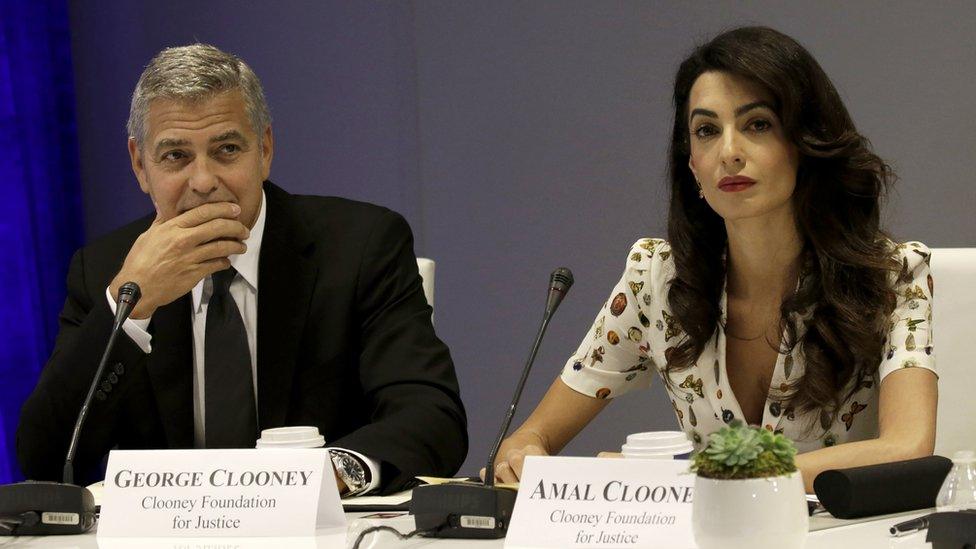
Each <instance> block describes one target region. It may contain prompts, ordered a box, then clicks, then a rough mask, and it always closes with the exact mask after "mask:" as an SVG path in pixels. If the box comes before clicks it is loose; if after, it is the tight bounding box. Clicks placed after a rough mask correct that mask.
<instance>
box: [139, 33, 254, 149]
mask: <svg viewBox="0 0 976 549" xmlns="http://www.w3.org/2000/svg"><path fill="white" fill-rule="evenodd" d="M230 90H238V91H240V93H241V96H242V97H243V98H244V109H245V111H246V112H247V116H248V118H250V120H251V129H253V130H254V133H256V134H257V136H258V141H260V140H261V138H262V137H263V136H264V130H265V128H267V127H268V126H269V125H270V124H271V113H270V111H269V110H268V103H267V102H266V101H265V99H264V91H263V90H262V89H261V82H260V81H259V80H258V77H257V75H255V74H254V71H252V70H251V67H248V66H247V63H245V62H244V61H242V60H241V59H240V58H239V57H237V56H236V55H232V54H229V53H226V52H223V51H221V50H219V49H217V48H215V47H214V46H211V45H208V44H192V45H189V46H181V47H178V48H166V49H164V50H163V51H161V52H159V53H158V54H156V57H153V59H152V61H150V62H149V65H147V66H146V69H145V70H144V71H142V75H141V76H140V77H139V83H138V84H136V89H135V91H133V92H132V104H131V106H130V107H129V122H128V123H127V124H126V127H127V128H128V131H129V137H132V138H135V140H136V143H137V144H138V145H139V146H140V147H141V146H142V145H143V142H144V141H145V138H146V118H147V117H148V116H149V105H150V103H152V102H153V101H155V100H157V99H169V100H175V101H181V102H191V103H193V102H197V101H201V100H207V99H211V98H213V97H214V96H216V95H218V94H220V93H223V92H226V91H230Z"/></svg>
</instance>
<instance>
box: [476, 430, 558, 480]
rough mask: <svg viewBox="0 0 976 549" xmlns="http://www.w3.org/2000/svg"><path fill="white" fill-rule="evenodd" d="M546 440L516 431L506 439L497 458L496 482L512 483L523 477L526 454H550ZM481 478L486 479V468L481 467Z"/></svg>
mask: <svg viewBox="0 0 976 549" xmlns="http://www.w3.org/2000/svg"><path fill="white" fill-rule="evenodd" d="M548 455H549V451H548V450H547V449H546V446H545V441H543V440H542V438H541V437H540V436H538V435H536V434H533V433H527V432H524V431H516V432H515V433H514V434H512V436H510V437H508V438H507V439H505V442H503V443H502V446H501V448H500V449H499V450H498V456H497V457H496V458H495V482H504V483H506V484H512V483H516V482H518V481H519V479H520V478H522V467H523V466H524V465H525V456H548ZM480 475H481V480H484V479H485V469H484V468H482V469H481V473H480Z"/></svg>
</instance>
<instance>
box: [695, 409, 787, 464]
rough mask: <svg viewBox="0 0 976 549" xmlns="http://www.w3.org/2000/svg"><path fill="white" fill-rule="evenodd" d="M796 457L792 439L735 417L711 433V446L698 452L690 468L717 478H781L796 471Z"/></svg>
mask: <svg viewBox="0 0 976 549" xmlns="http://www.w3.org/2000/svg"><path fill="white" fill-rule="evenodd" d="M795 456H796V447H795V446H793V442H792V441H791V440H790V439H788V438H786V437H785V436H783V435H781V434H778V433H773V432H772V431H770V430H768V429H761V428H759V427H748V426H745V425H743V423H742V422H741V421H738V420H736V421H733V422H732V423H731V424H729V425H727V426H725V427H722V428H721V429H720V430H719V431H718V432H715V433H712V434H711V435H709V436H708V446H706V447H705V449H704V450H703V451H701V452H698V454H696V455H695V457H694V458H693V461H692V465H691V470H692V471H693V472H695V473H697V474H698V475H700V476H702V477H705V478H716V479H747V478H763V477H778V476H780V475H785V474H789V473H792V472H794V471H796V464H795V463H794V461H793V458H794V457H795Z"/></svg>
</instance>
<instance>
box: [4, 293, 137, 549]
mask: <svg viewBox="0 0 976 549" xmlns="http://www.w3.org/2000/svg"><path fill="white" fill-rule="evenodd" d="M141 296H142V293H141V292H140V290H139V286H138V285H137V284H136V283H135V282H126V283H125V284H123V285H122V286H121V287H120V288H119V299H118V306H117V307H116V309H115V319H114V321H113V322H112V332H111V334H110V335H109V338H108V344H107V345H106V346H105V352H104V353H102V360H101V361H100V362H99V363H98V369H97V370H96V371H95V376H94V378H93V379H92V382H91V386H90V387H89V388H88V394H87V395H86V396H85V400H84V401H83V402H82V404H81V410H80V411H79V413H78V420H77V421H76V422H75V428H74V431H73V432H72V434H71V441H70V443H69V444H68V454H67V457H66V458H65V460H64V474H63V478H62V480H63V481H64V482H61V483H58V482H35V481H26V482H19V483H17V484H11V485H8V486H0V535H16V536H39V535H49V534H82V533H84V532H87V531H88V530H90V529H91V527H92V526H94V525H95V498H94V497H93V496H92V493H91V492H90V491H88V489H87V488H84V487H81V486H76V485H75V484H74V459H75V453H76V452H77V451H78V439H79V437H80V436H81V429H82V427H83V426H84V425H85V419H87V417H88V408H89V406H91V403H92V399H93V398H94V396H95V392H96V391H97V390H98V385H99V382H100V381H101V379H102V375H103V374H104V373H105V365H106V364H107V363H108V360H109V356H111V354H112V349H114V348H115V340H116V339H117V338H118V335H119V332H121V331H122V324H123V323H124V322H125V319H127V318H128V317H129V314H130V313H132V309H133V308H134V307H135V306H136V303H137V302H138V301H139V298H140V297H141Z"/></svg>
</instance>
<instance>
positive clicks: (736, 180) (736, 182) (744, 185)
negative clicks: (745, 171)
mask: <svg viewBox="0 0 976 549" xmlns="http://www.w3.org/2000/svg"><path fill="white" fill-rule="evenodd" d="M755 184H756V180H755V179H753V178H751V177H746V176H744V175H735V176H732V175H730V176H726V177H723V178H722V180H721V181H719V182H718V188H719V190H721V191H724V192H727V193H736V192H739V191H744V190H746V189H748V188H749V187H752V186H753V185H755Z"/></svg>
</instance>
